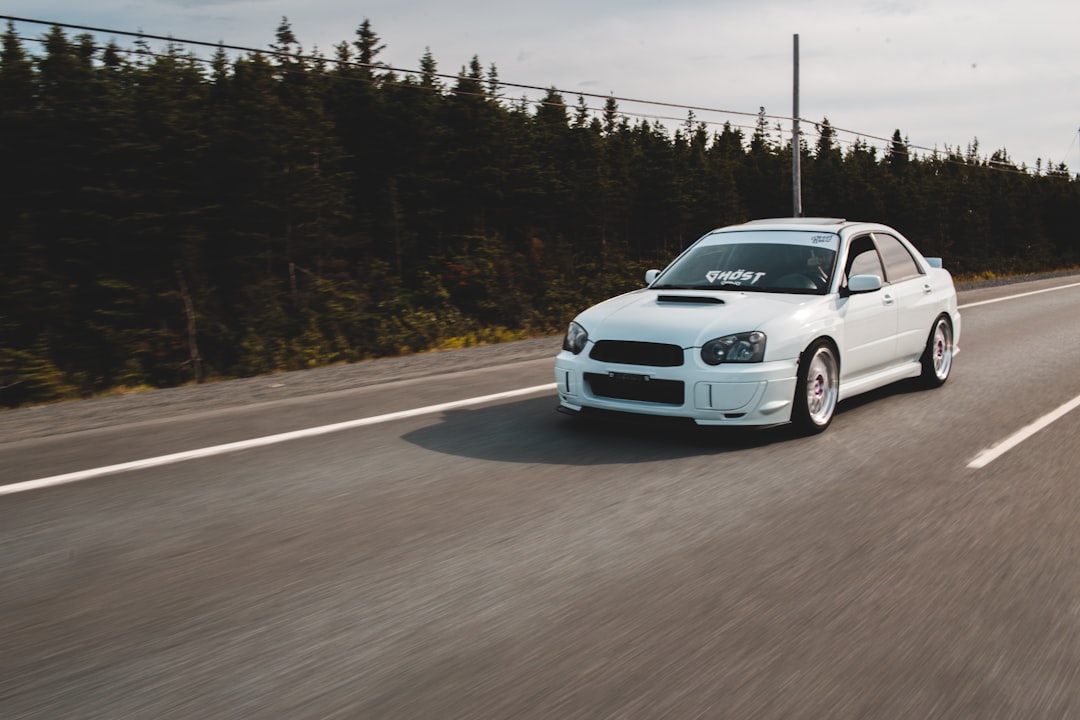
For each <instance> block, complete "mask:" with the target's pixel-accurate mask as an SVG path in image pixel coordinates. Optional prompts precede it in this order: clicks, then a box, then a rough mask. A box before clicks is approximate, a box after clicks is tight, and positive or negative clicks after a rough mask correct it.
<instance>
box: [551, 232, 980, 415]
mask: <svg viewBox="0 0 1080 720" xmlns="http://www.w3.org/2000/svg"><path fill="white" fill-rule="evenodd" d="M645 281H646V283H647V285H648V287H646V288H643V289H641V290H635V291H633V292H630V293H626V294H625V295H620V296H618V297H615V298H612V299H610V300H606V301H604V302H602V303H600V304H598V305H594V306H593V307H591V308H589V309H588V310H586V311H585V312H583V313H581V314H580V315H578V316H577V318H575V319H574V321H573V322H571V323H570V326H569V328H568V329H567V331H566V336H565V338H564V339H563V349H562V351H561V352H560V353H559V355H558V356H557V357H556V359H555V380H556V382H557V384H558V391H559V402H560V405H561V409H563V410H567V411H571V412H578V411H581V410H583V409H587V408H594V409H600V410H613V411H622V412H629V413H643V414H647V415H662V416H671V417H688V418H691V419H693V420H694V421H695V422H697V423H699V424H702V425H732V426H734V425H776V424H782V423H787V422H792V423H794V424H795V425H796V426H798V428H799V429H800V430H802V431H804V432H807V433H815V432H821V431H823V430H824V429H825V428H827V427H828V426H829V423H830V422H831V421H832V418H833V413H834V412H835V410H836V405H837V403H838V402H839V401H841V400H843V399H845V398H849V397H851V396H853V395H858V394H859V393H864V392H867V391H868V390H873V389H875V388H879V387H882V386H884V385H887V384H889V383H893V382H896V381H899V380H902V379H905V378H921V379H922V382H923V383H924V384H925V385H926V386H928V387H937V386H940V385H941V384H942V383H944V382H945V381H946V380H947V379H948V377H949V371H950V370H951V369H952V361H953V357H954V356H955V355H956V353H957V352H958V351H959V347H958V344H957V343H958V341H959V338H960V313H959V311H958V310H957V300H956V290H955V288H954V286H953V280H952V276H951V275H950V274H949V273H948V271H946V270H944V269H942V267H941V261H940V260H939V259H936V258H930V259H927V258H924V257H923V256H922V254H920V253H919V251H918V250H916V249H915V247H914V246H913V245H912V244H911V243H910V242H909V241H908V240H907V239H906V238H905V237H904V236H903V235H901V234H900V233H899V232H897V231H896V230H894V229H892V228H890V227H888V226H885V225H880V224H876V223H865V222H850V221H847V220H841V219H835V218H780V219H774V220H755V221H752V222H748V223H745V224H742V225H733V226H730V227H724V228H720V229H717V230H713V231H712V232H710V233H708V234H706V235H705V236H704V237H702V238H701V239H699V240H698V241H697V242H695V243H694V244H693V245H691V246H690V247H689V248H687V249H686V251H684V252H683V253H682V254H681V255H679V256H678V257H677V258H676V259H675V260H674V262H672V263H671V264H670V265H669V266H668V267H667V269H665V270H663V271H658V270H650V271H649V272H648V273H646V276H645Z"/></svg>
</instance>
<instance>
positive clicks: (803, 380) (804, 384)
mask: <svg viewBox="0 0 1080 720" xmlns="http://www.w3.org/2000/svg"><path fill="white" fill-rule="evenodd" d="M839 398H840V358H839V357H838V356H837V354H836V350H835V349H834V348H833V346H832V345H831V344H830V343H829V342H827V341H825V340H818V341H817V342H815V343H814V344H813V345H811V346H810V347H809V348H807V349H806V352H804V353H803V354H802V359H801V360H800V361H799V375H798V381H797V382H796V383H795V402H794V405H793V407H792V410H791V421H792V423H793V424H794V425H795V428H796V429H797V430H798V431H799V432H801V433H803V434H806V435H815V434H817V433H820V432H824V430H825V428H827V427H829V424H830V423H831V422H832V419H833V414H834V413H835V412H836V403H837V401H838V400H839Z"/></svg>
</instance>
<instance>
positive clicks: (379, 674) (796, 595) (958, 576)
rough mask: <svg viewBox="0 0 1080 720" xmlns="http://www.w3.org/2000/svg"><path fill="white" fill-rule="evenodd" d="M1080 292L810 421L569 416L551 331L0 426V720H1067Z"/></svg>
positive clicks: (1033, 285)
mask: <svg viewBox="0 0 1080 720" xmlns="http://www.w3.org/2000/svg"><path fill="white" fill-rule="evenodd" d="M1078 280H1080V278H1077V277H1066V278H1057V279H1050V280H1041V281H1037V282H1030V283H1023V284H1018V285H1010V286H1004V287H993V288H985V289H979V290H972V291H966V292H964V293H962V295H961V303H962V304H964V305H967V306H968V307H966V308H964V309H962V314H963V323H964V324H963V337H962V341H961V347H962V351H961V353H960V355H959V356H958V357H957V359H956V362H955V365H954V368H953V376H952V378H951V379H950V380H949V382H948V383H947V384H946V385H945V386H944V387H943V388H941V389H939V390H933V391H921V390H914V389H913V388H911V387H910V386H907V385H900V386H896V387H894V388H891V389H888V390H886V391H879V392H876V393H873V394H872V395H871V396H866V397H862V398H856V399H853V400H852V401H849V402H846V403H843V404H841V406H840V410H839V413H838V415H837V416H836V418H835V420H834V422H833V425H832V426H831V427H830V429H829V430H828V431H827V432H826V433H825V434H824V435H821V436H818V437H814V438H796V437H793V436H791V435H790V434H789V433H786V432H783V431H737V432H736V431H730V430H728V431H724V430H716V429H697V428H687V427H683V426H672V425H669V424H641V425H637V424H634V425H625V424H613V423H606V422H581V421H576V420H574V419H571V418H566V417H564V416H562V415H559V414H557V413H556V412H555V410H554V408H555V404H556V401H555V397H554V391H553V390H552V389H544V386H547V385H548V384H550V383H551V381H552V377H551V366H552V357H553V355H554V353H555V351H556V349H557V346H558V339H546V340H540V341H530V342H528V343H522V344H514V345H512V346H499V347H496V348H491V349H487V348H476V349H470V350H466V351H461V352H458V351H455V352H452V353H441V354H437V355H429V356H424V357H420V358H414V359H408V360H390V361H379V362H376V363H365V364H363V365H357V366H349V367H347V368H339V369H336V370H334V369H331V370H328V371H313V372H311V373H299V374H290V375H287V376H273V377H271V378H259V379H252V380H247V381H240V382H237V383H219V384H217V385H216V386H203V387H199V388H184V389H178V390H177V391H169V392H162V393H150V394H142V395H139V396H131V397H123V398H106V399H103V400H99V401H92V402H88V403H69V404H66V405H64V406H53V407H47V408H35V409H27V410H20V411H15V412H7V413H0V437H2V438H3V441H2V442H0V493H2V492H4V488H5V487H6V488H7V491H8V492H7V494H0V558H2V563H3V565H2V568H0V572H2V575H0V718H4V720H8V719H14V718H48V719H49V720H53V719H62V718H80V719H84V718H108V719H109V720H117V719H120V718H155V719H156V718H200V719H207V718H290V719H291V718H378V719H382V718H408V719H414V718H439V719H442V718H557V719H560V720H562V719H570V718H678V719H682V718H980V719H981V718H1071V717H1080V523H1078V522H1077V518H1078V517H1080V472H1078V471H1077V468H1078V467H1080V444H1078V443H1077V441H1076V438H1077V436H1078V433H1080V412H1065V411H1064V410H1063V411H1062V412H1061V413H1060V414H1059V415H1060V416H1059V417H1050V418H1047V417H1046V416H1047V414H1048V413H1050V412H1051V411H1053V410H1054V409H1056V408H1059V407H1062V406H1063V405H1065V404H1066V403H1068V402H1070V401H1072V400H1074V399H1075V398H1077V397H1080V372H1077V371H1078V370H1080V312H1078V309H1080V286H1077V287H1067V288H1063V289H1057V290H1053V291H1049V292H1042V293H1039V294H1034V295H1026V296H1022V297H1020V296H1019V295H1021V294H1023V293H1030V292H1033V291H1037V290H1046V289H1049V288H1052V287H1060V286H1065V285H1071V284H1072V283H1075V282H1077V281H1078ZM1006 298H1008V299H1006ZM998 299H1002V301H1000V302H992V303H988V304H977V303H983V302H985V301H988V300H998ZM519 388H540V389H538V390H536V391H534V392H530V393H527V394H524V395H520V396H516V397H508V398H503V399H496V400H491V401H487V402H479V403H476V404H465V405H457V406H450V407H449V408H446V409H443V410H437V411H431V412H425V413H421V414H414V415H407V414H405V415H390V414H392V413H401V412H402V411H406V410H412V409H417V408H425V407H430V406H433V405H437V404H440V403H455V402H457V401H462V400H466V399H469V398H476V397H482V396H487V395H490V394H493V393H500V392H504V391H509V390H514V389H519ZM1069 407H1071V406H1068V407H1066V408H1064V409H1069ZM387 415H390V416H389V417H386V416H387ZM358 418H372V419H373V420H371V421H370V423H369V424H354V425H353V426H351V427H344V428H338V429H336V430H335V431H333V432H327V433H325V434H319V435H311V436H305V437H294V438H293V439H289V440H284V441H281V442H275V443H272V444H267V445H264V446H258V447H248V448H246V449H234V450H232V451H230V452H222V453H220V454H212V453H211V454H206V455H204V456H201V457H194V458H191V459H185V460H182V461H177V462H169V463H166V464H152V463H151V464H149V465H148V466H146V467H143V468H141V469H127V470H126V471H123V472H105V473H103V474H101V475H99V476H89V477H86V478H85V479H80V478H81V476H72V475H68V474H71V473H77V472H79V471H84V470H92V469H94V468H100V467H104V466H110V465H115V464H120V463H127V462H130V461H134V460H140V459H144V458H156V457H160V456H163V455H168V454H172V453H180V452H183V451H190V450H195V449H199V448H207V447H213V446H219V445H221V444H223V443H231V442H239V441H243V440H246V439H250V438H257V437H265V436H270V435H274V434H277V433H284V432H289V431H297V430H302V429H305V428H313V427H319V426H325V425H328V424H331V423H342V422H346V421H350V420H354V419H358ZM1040 418H1043V421H1042V423H1041V425H1040V426H1039V427H1040V429H1039V430H1038V431H1037V432H1034V433H1032V434H1030V437H1027V438H1026V439H1024V440H1023V441H1021V442H1018V443H1017V444H1016V445H1015V447H1011V449H1009V450H1008V451H1007V452H1002V453H1000V454H998V455H996V456H994V457H992V458H991V459H989V460H986V456H983V458H984V461H985V464H983V465H982V466H981V467H975V466H973V461H974V460H975V459H976V458H978V457H980V453H982V452H983V451H984V450H986V449H988V448H992V447H994V446H995V445H996V444H998V443H1000V442H1001V441H1004V440H1006V439H1007V438H1009V437H1010V436H1012V435H1013V434H1014V433H1016V432H1017V431H1020V430H1021V429H1022V428H1024V427H1025V426H1027V425H1028V424H1030V423H1035V422H1037V421H1039V420H1040ZM65 475H68V478H69V479H73V480H74V481H71V482H64V483H63V484H55V485H53V486H51V487H44V488H36V489H35V488H33V487H29V489H23V488H28V486H27V485H25V484H21V483H27V482H29V481H34V480H42V479H48V478H58V477H61V476H65ZM91 475H92V474H91ZM58 482H59V481H58ZM12 490H18V491H17V492H12Z"/></svg>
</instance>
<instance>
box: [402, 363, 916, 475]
mask: <svg viewBox="0 0 1080 720" xmlns="http://www.w3.org/2000/svg"><path fill="white" fill-rule="evenodd" d="M919 392H924V390H923V388H922V386H921V385H920V384H919V383H918V381H916V380H911V381H902V382H898V383H894V384H893V385H890V386H887V387H884V388H879V389H877V390H873V391H871V392H868V393H865V394H862V395H858V396H856V397H854V398H851V399H848V400H845V401H844V402H842V403H840V405H839V406H838V407H837V410H836V418H837V419H839V418H842V417H843V416H844V415H845V414H846V413H850V412H853V411H857V410H859V409H860V408H862V407H864V406H866V405H869V404H872V403H875V402H880V401H883V400H885V399H886V398H889V397H894V396H902V395H908V394H912V393H919ZM557 405H558V400H557V398H556V397H555V396H554V395H550V396H542V397H537V398H532V399H529V400H521V401H517V402H513V403H505V404H500V405H492V406H489V407H481V408H459V409H455V410H450V411H447V412H445V413H443V414H442V415H441V419H440V420H439V421H438V422H435V423H433V424H431V425H427V426H425V427H422V428H419V429H417V430H413V431H411V432H408V433H406V434H404V435H403V436H402V439H403V440H405V441H406V442H409V443H412V444H414V445H416V446H417V447H420V448H423V449H425V450H430V451H432V452H437V453H442V454H445V455H453V456H456V457H467V458H474V459H480V460H491V461H496V462H510V463H530V464H552V465H571V466H587V465H608V464H627V463H648V462H657V461H664V460H675V459H680V458H687V457H707V456H716V455H724V454H729V453H735V452H739V451H745V450H751V449H755V448H762V447H767V446H770V445H783V444H787V443H793V442H794V443H798V442H807V443H813V442H814V441H815V437H816V436H811V437H804V436H802V435H800V434H799V433H798V432H796V431H795V430H794V429H793V428H792V426H790V425H780V426H775V427H767V428H738V427H710V426H701V425H696V424H694V423H693V422H691V421H689V420H678V419H672V418H656V417H650V416H637V415H627V414H622V413H588V414H582V415H580V416H577V417H568V416H566V415H564V414H562V413H560V412H558V411H557V410H556V408H557ZM836 431H837V428H836V427H835V420H834V427H831V428H829V430H827V431H826V433H832V432H836Z"/></svg>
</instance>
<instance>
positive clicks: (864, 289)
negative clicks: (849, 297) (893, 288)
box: [847, 275, 881, 294]
mask: <svg viewBox="0 0 1080 720" xmlns="http://www.w3.org/2000/svg"><path fill="white" fill-rule="evenodd" d="M847 288H848V292H850V293H852V294H855V293H868V292H874V291H875V290H880V289H881V278H879V277H878V276H877V275H852V276H851V277H849V278H848V281H847Z"/></svg>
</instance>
